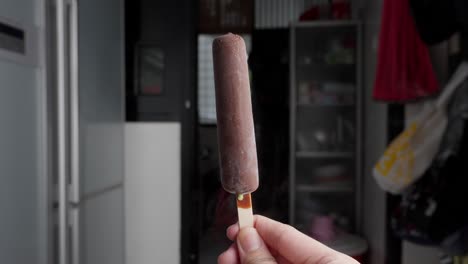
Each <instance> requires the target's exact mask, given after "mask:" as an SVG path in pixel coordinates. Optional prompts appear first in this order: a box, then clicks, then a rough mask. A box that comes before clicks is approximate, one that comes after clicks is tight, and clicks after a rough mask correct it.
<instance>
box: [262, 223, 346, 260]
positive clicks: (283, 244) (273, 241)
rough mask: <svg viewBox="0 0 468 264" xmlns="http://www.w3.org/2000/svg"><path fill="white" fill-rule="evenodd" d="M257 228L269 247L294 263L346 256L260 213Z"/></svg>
mask: <svg viewBox="0 0 468 264" xmlns="http://www.w3.org/2000/svg"><path fill="white" fill-rule="evenodd" d="M255 228H256V229H257V232H258V233H259V234H260V236H261V237H262V238H263V240H264V242H265V243H266V244H267V245H268V246H269V247H271V248H273V249H275V250H276V251H278V253H279V255H281V256H283V257H284V258H286V259H287V260H288V261H290V262H292V263H307V264H309V263H310V264H313V263H330V262H332V261H333V260H337V259H342V258H343V257H344V256H343V255H342V254H341V253H338V252H337V251H335V250H333V249H331V248H329V247H327V246H325V245H323V244H322V243H320V242H318V241H317V240H315V239H312V238H311V237H309V236H307V235H305V234H303V233H301V232H299V231H298V230H297V229H295V228H293V227H291V226H289V225H285V224H282V223H280V222H277V221H274V220H271V219H269V218H266V217H263V216H260V215H256V216H255Z"/></svg>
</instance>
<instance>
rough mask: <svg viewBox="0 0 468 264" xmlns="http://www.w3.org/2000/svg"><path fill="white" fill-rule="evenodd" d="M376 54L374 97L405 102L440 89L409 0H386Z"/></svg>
mask: <svg viewBox="0 0 468 264" xmlns="http://www.w3.org/2000/svg"><path fill="white" fill-rule="evenodd" d="M377 55H378V62H377V75H376V79H375V84H374V93H373V97H374V99H376V100H382V101H390V102H406V101H413V100H416V99H420V98H423V97H427V96H430V95H433V94H435V93H437V92H438V90H439V85H438V82H437V79H436V77H435V74H434V70H433V68H432V64H431V60H430V57H429V51H428V48H427V46H426V45H425V44H424V43H423V42H422V40H421V38H420V37H419V35H418V32H417V30H416V26H415V23H414V20H413V18H412V16H411V14H410V7H409V3H408V0H384V6H383V11H382V23H381V28H380V36H379V50H378V54H377Z"/></svg>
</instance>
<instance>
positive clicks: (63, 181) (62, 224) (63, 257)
mask: <svg viewBox="0 0 468 264" xmlns="http://www.w3.org/2000/svg"><path fill="white" fill-rule="evenodd" d="M55 4H56V9H55V12H56V14H55V15H56V25H55V26H56V33H57V35H56V36H57V37H56V42H57V43H56V46H57V49H56V52H57V62H56V63H57V76H56V77H57V79H56V82H57V86H56V89H57V91H56V92H57V174H58V175H57V178H58V179H57V183H58V263H59V264H68V259H69V255H68V241H69V236H68V163H69V160H68V146H67V142H68V135H67V113H68V109H67V90H66V72H65V66H66V47H65V33H66V32H65V25H66V24H65V22H66V21H65V12H66V10H65V4H64V1H63V0H56V1H55Z"/></svg>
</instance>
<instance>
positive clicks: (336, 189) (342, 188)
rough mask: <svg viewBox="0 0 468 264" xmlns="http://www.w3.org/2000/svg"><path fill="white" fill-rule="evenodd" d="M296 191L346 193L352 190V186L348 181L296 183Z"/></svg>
mask: <svg viewBox="0 0 468 264" xmlns="http://www.w3.org/2000/svg"><path fill="white" fill-rule="evenodd" d="M296 190H297V191H298V192H309V193H348V192H353V191H354V188H353V186H352V185H351V184H349V183H344V184H336V183H334V184H315V185H309V184H298V185H296Z"/></svg>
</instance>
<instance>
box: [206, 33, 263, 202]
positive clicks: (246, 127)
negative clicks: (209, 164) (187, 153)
mask: <svg viewBox="0 0 468 264" xmlns="http://www.w3.org/2000/svg"><path fill="white" fill-rule="evenodd" d="M213 63H214V77H215V78H214V79H215V87H216V114H217V123H218V143H219V156H220V167H221V182H222V185H223V188H224V189H225V190H226V191H228V192H230V193H236V194H244V193H250V192H253V191H255V190H256V189H257V188H258V165H257V149H256V146H255V132H254V123H253V116H252V101H251V99H250V83H249V71H248V66H247V51H246V49H245V43H244V40H243V39H242V37H240V36H238V35H234V34H230V33H229V34H226V35H223V36H221V37H218V38H216V39H215V40H214V41H213Z"/></svg>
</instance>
